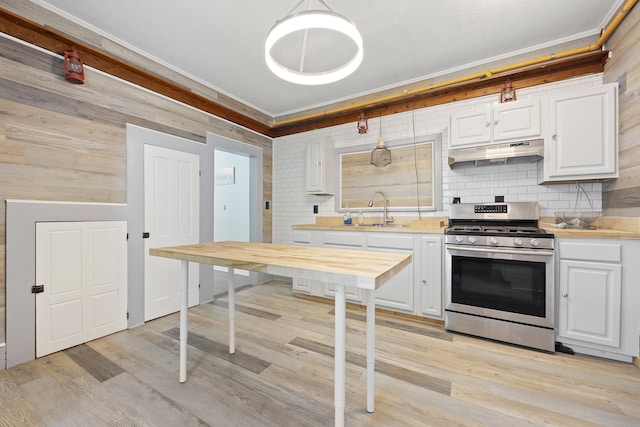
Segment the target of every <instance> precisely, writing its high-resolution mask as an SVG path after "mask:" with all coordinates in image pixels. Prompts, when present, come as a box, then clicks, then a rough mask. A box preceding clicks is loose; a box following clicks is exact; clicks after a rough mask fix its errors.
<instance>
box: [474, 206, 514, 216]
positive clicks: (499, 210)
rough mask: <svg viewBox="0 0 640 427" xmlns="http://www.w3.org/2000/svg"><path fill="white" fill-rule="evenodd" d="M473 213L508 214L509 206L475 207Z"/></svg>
mask: <svg viewBox="0 0 640 427" xmlns="http://www.w3.org/2000/svg"><path fill="white" fill-rule="evenodd" d="M473 212H474V213H477V214H478V213H479V214H487V213H501V214H506V213H507V205H506V204H505V205H497V204H493V205H474V206H473Z"/></svg>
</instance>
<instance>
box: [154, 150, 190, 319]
mask: <svg viewBox="0 0 640 427" xmlns="http://www.w3.org/2000/svg"><path fill="white" fill-rule="evenodd" d="M199 212H200V157H199V156H198V155H195V154H190V153H185V152H182V151H177V150H171V149H168V148H162V147H157V146H154V145H145V146H144V230H145V233H148V238H146V239H145V245H144V251H145V261H144V263H145V270H144V273H145V274H144V282H145V283H144V299H145V304H144V319H145V321H148V320H151V319H155V318H157V317H160V316H165V315H167V314H170V313H175V312H177V311H178V310H179V309H180V287H179V282H180V280H179V276H178V275H179V269H178V267H179V262H178V261H176V260H172V259H167V258H161V257H152V256H149V249H150V248H157V247H164V246H178V245H186V244H193V243H198V242H199V241H200V236H199V221H200V215H199ZM198 268H199V264H197V263H190V265H189V306H193V305H196V304H197V303H198V300H199V297H198V283H199V280H198V279H199V274H198Z"/></svg>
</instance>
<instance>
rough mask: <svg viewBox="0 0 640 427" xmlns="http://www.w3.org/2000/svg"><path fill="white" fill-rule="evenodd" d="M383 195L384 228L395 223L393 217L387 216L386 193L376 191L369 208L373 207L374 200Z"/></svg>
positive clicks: (370, 200)
mask: <svg viewBox="0 0 640 427" xmlns="http://www.w3.org/2000/svg"><path fill="white" fill-rule="evenodd" d="M378 194H379V195H381V196H382V202H383V208H382V226H383V227H384V226H386V225H387V223H388V222H393V217H392V216H387V198H386V197H385V196H384V193H383V192H382V191H374V192H373V194H372V195H371V198H370V199H369V205H368V206H369V207H372V206H373V199H375V198H376V196H377V195H378Z"/></svg>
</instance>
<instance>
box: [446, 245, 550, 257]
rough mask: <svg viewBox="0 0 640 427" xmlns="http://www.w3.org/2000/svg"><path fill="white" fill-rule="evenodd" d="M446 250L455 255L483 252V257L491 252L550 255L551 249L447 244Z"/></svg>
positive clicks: (489, 255)
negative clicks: (514, 248)
mask: <svg viewBox="0 0 640 427" xmlns="http://www.w3.org/2000/svg"><path fill="white" fill-rule="evenodd" d="M447 250H448V251H449V252H451V254H452V255H455V254H456V252H458V253H460V254H461V255H465V254H464V252H466V253H467V254H478V255H480V254H484V256H485V257H487V258H490V257H492V256H491V254H504V255H512V256H516V257H517V256H525V257H526V256H536V257H552V256H553V250H549V249H534V250H527V249H516V250H513V249H506V248H479V247H474V246H458V245H447Z"/></svg>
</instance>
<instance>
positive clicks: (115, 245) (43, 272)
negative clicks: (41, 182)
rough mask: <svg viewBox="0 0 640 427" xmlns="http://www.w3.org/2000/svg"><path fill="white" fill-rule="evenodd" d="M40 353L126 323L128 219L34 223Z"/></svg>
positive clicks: (51, 350) (86, 339) (37, 343)
mask: <svg viewBox="0 0 640 427" xmlns="http://www.w3.org/2000/svg"><path fill="white" fill-rule="evenodd" d="M36 283H37V284H38V285H42V286H43V289H42V292H41V293H38V294H36V357H41V356H45V355H47V354H50V353H53V352H56V351H59V350H63V349H65V348H69V347H73V346H75V345H78V344H82V343H84V342H87V341H91V340H93V339H96V338H99V337H102V336H105V335H109V334H111V333H113V332H116V331H121V330H123V329H126V328H127V223H126V222H125V221H101V222H39V223H36Z"/></svg>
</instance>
